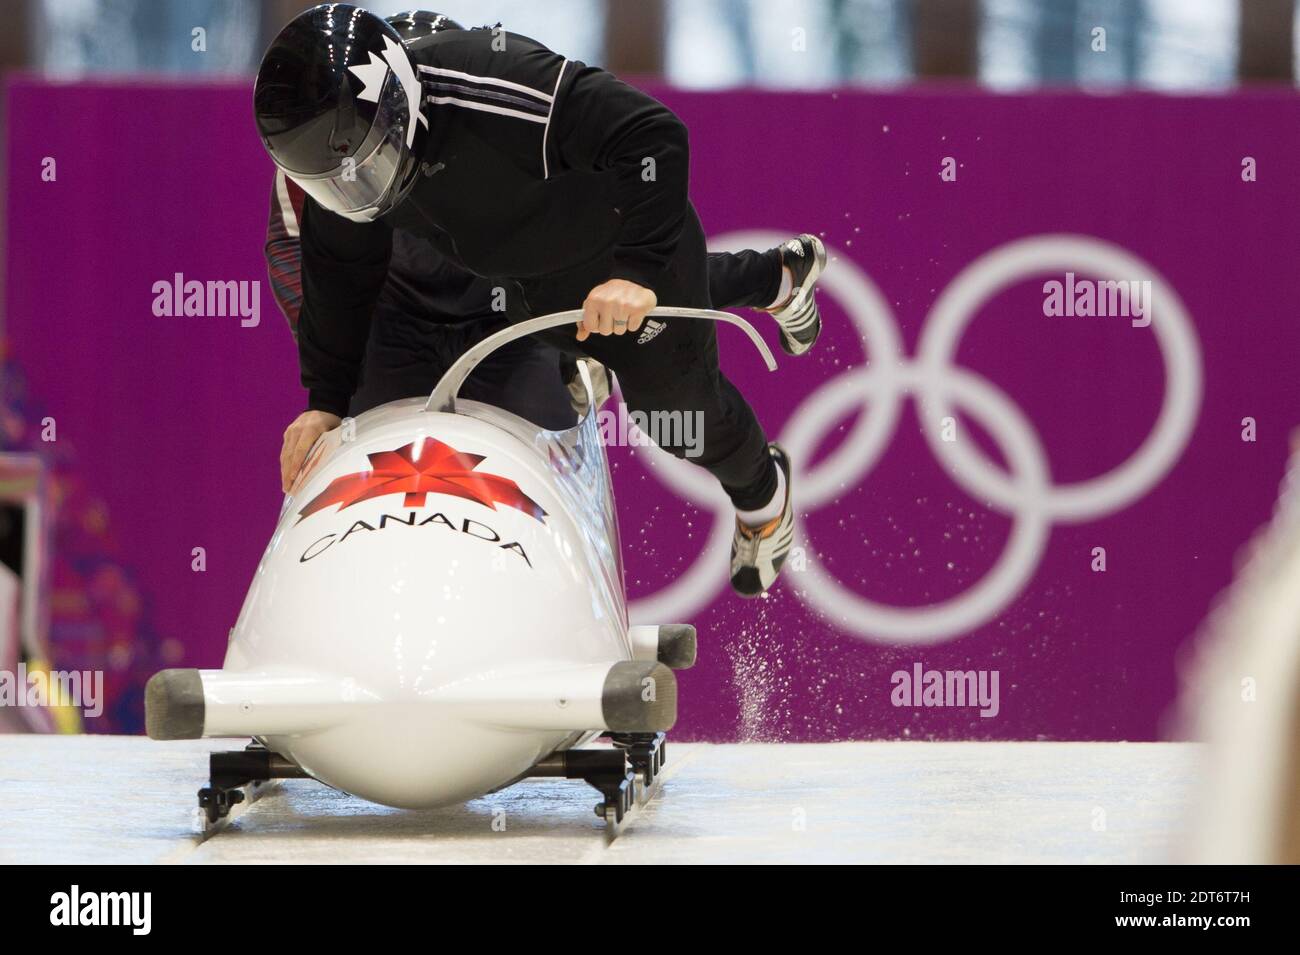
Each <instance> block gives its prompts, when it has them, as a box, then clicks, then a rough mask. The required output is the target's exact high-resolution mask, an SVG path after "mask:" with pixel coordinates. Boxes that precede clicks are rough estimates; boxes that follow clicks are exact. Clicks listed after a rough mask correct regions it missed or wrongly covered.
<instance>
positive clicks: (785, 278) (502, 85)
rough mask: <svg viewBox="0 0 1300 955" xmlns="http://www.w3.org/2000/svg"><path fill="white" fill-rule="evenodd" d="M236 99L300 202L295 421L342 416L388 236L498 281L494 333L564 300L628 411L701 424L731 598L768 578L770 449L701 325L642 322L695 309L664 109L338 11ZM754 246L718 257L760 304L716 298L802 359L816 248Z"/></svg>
mask: <svg viewBox="0 0 1300 955" xmlns="http://www.w3.org/2000/svg"><path fill="white" fill-rule="evenodd" d="M254 108H255V112H256V117H257V123H258V130H259V133H260V134H261V137H262V139H263V142H264V144H265V146H266V148H267V150H268V152H269V153H270V155H271V157H272V159H273V160H274V162H275V163H276V165H277V167H279V169H280V170H281V171H283V172H284V173H285V175H286V176H287V177H289V178H290V179H292V180H293V181H294V182H295V183H297V184H298V185H299V186H300V187H301V188H302V189H303V191H304V192H305V193H306V194H307V197H308V198H307V200H306V201H305V202H304V203H303V204H302V210H301V219H300V221H299V223H298V228H299V244H300V247H301V254H302V263H301V282H302V301H301V307H300V311H299V319H298V345H299V357H300V363H301V366H302V375H303V383H304V385H305V386H306V387H307V389H308V412H307V414H308V415H311V414H312V413H313V412H317V413H325V414H327V415H331V416H338V415H341V414H344V413H346V411H347V410H348V407H349V404H350V402H351V401H352V400H353V396H354V394H355V392H356V390H357V384H358V380H359V375H360V370H361V367H362V363H363V360H364V356H365V351H366V343H367V340H368V338H369V335H370V331H371V318H372V313H374V312H375V310H376V304H377V302H378V301H379V299H380V296H381V293H382V292H383V289H384V287H385V283H386V281H387V280H388V278H389V273H390V265H391V261H392V257H393V249H394V243H395V239H394V236H395V234H396V233H398V232H406V233H409V234H410V235H412V236H414V237H417V238H420V239H422V240H424V241H426V242H427V243H428V244H430V245H431V246H432V247H433V248H434V249H435V250H436V251H437V252H438V253H439V254H440V255H441V256H442V257H444V258H445V259H447V260H448V261H449V262H450V263H451V264H452V265H454V266H456V267H457V268H459V269H461V270H464V271H467V272H469V273H472V274H473V275H474V276H478V277H480V278H483V279H486V280H487V281H488V282H489V287H490V288H492V289H493V290H494V292H500V291H502V290H504V298H505V308H506V313H507V318H508V320H510V321H518V320H521V319H523V318H526V317H528V316H530V315H542V314H547V313H550V312H556V311H563V310H567V309H579V308H580V309H582V311H583V316H582V319H581V321H580V322H579V324H578V328H577V331H576V336H575V338H574V339H573V340H571V341H568V342H566V343H564V344H565V346H566V347H567V348H570V349H575V350H577V351H578V352H580V353H582V354H585V355H588V356H590V357H592V358H594V359H595V360H597V361H599V362H601V363H602V364H603V365H605V366H606V367H607V368H609V369H610V370H612V371H613V372H614V373H615V374H616V375H617V376H618V379H619V381H620V384H621V385H622V389H623V396H624V399H625V401H626V402H627V404H628V406H629V408H631V409H632V410H634V411H641V412H645V413H655V412H678V413H681V414H699V415H700V416H701V418H702V421H703V425H704V435H703V453H702V454H701V455H700V456H699V457H696V458H693V459H692V460H694V461H695V462H696V463H698V464H700V465H701V466H703V467H705V468H707V469H708V470H709V471H710V472H711V473H713V474H714V476H715V477H717V478H718V480H719V481H720V482H721V484H722V486H723V488H724V489H725V491H726V492H727V494H728V495H729V497H730V498H731V500H732V502H733V504H734V505H735V508H736V527H735V533H734V535H733V546H732V561H731V580H732V585H733V587H734V588H735V589H736V590H737V592H739V593H741V594H743V595H745V596H755V595H757V594H759V593H761V592H763V591H765V590H766V589H768V588H769V587H770V586H771V584H772V583H773V581H774V580H775V578H776V575H777V573H778V572H779V570H780V568H781V565H782V563H783V562H784V559H785V556H786V553H787V552H788V550H789V547H790V544H791V541H792V537H793V508H792V505H791V494H790V462H789V459H788V457H787V456H786V455H785V454H784V452H783V451H781V449H780V448H779V447H777V446H775V445H770V444H769V443H768V442H767V439H766V437H765V436H764V434H763V431H762V428H761V426H760V425H759V423H758V421H757V419H756V418H755V416H754V413H753V410H752V409H751V408H750V407H749V405H748V404H747V403H746V401H745V400H744V398H743V397H742V396H741V395H740V393H739V392H738V391H737V389H736V388H735V387H734V386H733V385H732V384H731V383H730V382H729V381H728V380H727V379H726V377H725V376H724V375H723V374H722V372H721V371H720V369H719V366H718V352H717V340H716V333H715V329H714V326H713V324H712V323H710V322H706V321H699V320H690V319H680V320H678V319H674V320H670V321H664V320H658V319H652V320H650V321H648V322H647V321H646V318H647V316H648V314H649V313H650V312H651V311H653V310H654V308H655V307H657V306H658V305H661V304H662V305H679V306H689V307H696V308H708V307H711V306H712V304H713V300H712V297H711V291H710V278H711V276H710V272H711V269H710V266H709V262H708V259H707V256H706V250H705V244H704V233H703V229H702V227H701V226H700V223H699V219H698V218H697V216H696V215H695V211H694V209H693V208H692V206H691V204H690V202H689V199H688V196H687V171H688V160H689V151H688V148H687V141H686V129H685V127H684V126H683V125H682V123H681V121H680V120H678V119H677V117H676V116H674V115H673V114H672V113H671V112H670V111H669V110H668V109H667V108H665V107H664V106H662V105H661V104H660V103H658V102H657V101H656V100H654V99H653V98H651V97H650V96H648V95H646V94H644V93H641V92H639V91H637V90H635V89H633V88H631V87H629V86H627V85H625V84H623V83H622V82H620V81H619V80H617V79H616V78H615V77H613V76H612V75H611V74H609V73H606V72H605V71H603V70H600V69H597V68H593V67H588V66H586V65H584V64H582V63H579V62H577V61H571V60H567V59H565V58H564V57H562V56H559V55H558V54H555V53H553V52H551V51H550V50H548V49H546V48H545V47H543V46H542V45H540V44H539V43H537V42H536V41H534V40H530V39H528V38H527V37H523V36H519V35H517V34H512V33H507V32H504V31H502V30H501V29H500V28H492V29H488V28H480V29H473V30H443V31H440V32H434V33H430V34H429V35H426V36H424V37H421V38H419V39H416V40H413V41H404V40H403V39H402V37H401V35H400V34H399V33H398V31H397V30H396V29H395V28H394V27H393V26H392V25H390V24H388V23H386V22H385V21H384V20H382V19H381V18H379V17H377V16H375V15H373V14H371V13H368V12H367V11H364V10H360V9H358V8H356V7H352V6H349V5H346V4H326V5H322V6H318V7H314V8H312V9H311V10H308V11H307V12H305V13H303V14H301V15H299V16H298V17H297V18H295V19H294V20H293V21H292V22H291V23H290V24H289V25H288V26H287V27H285V28H284V30H282V31H281V33H280V34H279V36H278V37H277V38H276V39H275V40H274V41H273V43H272V44H271V47H270V49H269V50H268V51H267V53H266V56H265V57H264V59H263V61H262V65H261V68H260V70H259V72H258V77H257V85H256V89H255V93H254ZM773 251H775V252H776V254H777V258H778V259H779V260H780V262H781V265H782V266H784V267H783V268H780V269H777V268H776V267H775V266H774V263H773V260H772V253H771V252H769V253H757V252H754V253H748V254H746V253H741V254H739V255H737V256H735V257H733V260H734V261H733V265H734V267H735V268H736V269H737V270H746V269H753V270H754V272H753V273H752V277H751V278H750V279H749V280H748V281H744V282H738V283H737V285H738V286H739V287H745V288H750V289H758V288H763V289H764V292H763V293H762V294H756V295H755V296H754V297H753V298H752V299H751V300H750V301H748V302H745V301H733V302H731V303H730V304H733V305H739V304H750V305H753V306H757V307H768V308H770V309H771V310H772V314H773V316H774V317H775V318H776V319H777V321H778V323H779V324H780V325H781V328H782V338H783V344H784V345H785V347H786V350H787V351H790V352H794V353H797V352H801V351H806V349H807V348H808V347H810V346H811V344H812V342H813V341H814V340H815V339H816V337H817V334H818V332H819V330H820V317H819V316H818V314H817V311H816V304H815V300H814V298H813V285H814V284H815V282H816V279H817V276H818V275H819V273H820V271H821V269H822V267H823V266H824V256H825V252H824V250H823V249H822V248H821V246H820V243H819V242H817V240H816V239H814V238H812V237H811V236H805V237H800V238H799V239H796V240H792V241H791V242H789V243H786V244H785V245H784V246H782V247H781V249H780V250H773ZM785 283H788V285H789V289H788V290H786V289H783V288H782V285H783V284H785ZM327 420H329V419H327ZM292 430H293V427H292V426H291V431H292ZM308 444H310V442H308ZM661 446H663V447H664V449H665V450H667V451H669V452H671V453H674V454H676V455H678V456H684V454H685V448H683V447H676V446H673V445H671V444H662V445H661Z"/></svg>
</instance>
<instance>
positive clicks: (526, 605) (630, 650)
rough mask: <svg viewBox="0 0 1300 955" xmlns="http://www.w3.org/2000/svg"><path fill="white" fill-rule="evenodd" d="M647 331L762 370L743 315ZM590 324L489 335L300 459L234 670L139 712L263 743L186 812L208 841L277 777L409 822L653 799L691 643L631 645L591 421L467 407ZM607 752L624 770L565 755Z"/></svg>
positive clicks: (237, 645)
mask: <svg viewBox="0 0 1300 955" xmlns="http://www.w3.org/2000/svg"><path fill="white" fill-rule="evenodd" d="M654 314H655V316H656V317H658V318H670V317H671V318H676V319H685V320H692V321H698V320H701V319H713V320H721V321H727V322H730V323H732V324H736V325H739V326H740V327H742V328H743V329H744V330H745V331H746V332H747V334H748V335H749V336H750V338H751V340H753V341H754V342H755V344H756V345H757V346H758V347H759V349H760V351H761V352H762V353H763V356H764V359H765V361H766V362H767V364H768V367H769V368H774V367H775V362H774V361H773V359H772V356H771V352H770V351H769V350H768V349H767V347H766V346H765V345H764V344H763V342H762V339H761V338H759V336H758V334H757V332H755V331H754V330H753V328H752V327H750V326H749V325H748V324H747V323H745V322H743V321H741V320H740V319H737V318H735V317H734V316H732V315H728V314H726V313H722V312H709V311H700V310H694V309H659V310H657V311H656V312H655V313H654ZM579 315H580V313H579V312H565V313H559V314H556V315H551V316H546V317H543V318H538V319H533V320H530V321H527V322H523V323H521V324H519V325H515V326H512V327H511V328H509V329H506V330H505V331H502V332H499V333H497V334H496V335H493V336H491V337H489V338H488V339H486V340H484V341H483V342H482V343H480V344H479V345H477V346H475V347H474V348H472V349H470V350H469V351H468V352H466V353H465V355H463V356H462V357H461V359H460V360H458V361H457V362H456V363H455V364H454V365H453V366H452V368H450V369H449V370H448V372H447V373H446V375H444V377H443V378H442V380H441V381H440V382H439V384H438V386H437V388H436V389H435V390H434V392H433V395H432V396H431V397H430V398H429V399H428V400H427V401H426V400H425V399H423V398H417V399H408V400H403V401H396V402H392V403H390V404H387V405H383V406H382V407H379V408H375V409H373V410H371V411H368V412H366V413H365V414H362V415H360V416H358V417H357V418H355V419H350V420H348V421H345V422H344V425H343V426H342V427H341V428H339V429H336V430H334V431H332V432H330V433H329V434H327V435H325V436H324V437H323V438H322V439H321V440H320V441H319V442H318V443H317V445H316V447H315V448H313V450H312V453H311V455H310V456H309V458H308V463H307V466H306V468H305V469H304V473H305V474H306V477H305V478H302V479H300V480H299V482H298V485H297V486H296V487H295V489H294V490H293V492H292V493H291V495H290V496H289V497H288V498H287V499H286V500H285V504H284V509H283V510H282V512H281V514H280V519H279V522H278V524H277V526H276V529H275V533H274V535H273V536H272V538H271V542H270V544H269V546H268V547H267V549H266V553H265V555H264V556H263V557H262V560H261V563H260V564H259V565H258V568H257V572H256V574H255V576H254V578H253V583H252V586H251V587H250V589H249V592H248V596H247V598H246V599H245V601H244V605H243V609H242V611H241V612H240V615H239V619H238V621H237V623H236V624H235V627H234V629H233V630H232V631H231V634H230V643H229V648H228V650H227V653H226V658H225V663H224V665H223V667H222V668H221V669H219V670H192V669H191V670H164V671H162V672H160V673H158V674H156V675H155V676H154V677H153V678H152V679H151V680H150V682H149V685H148V688H147V690H146V722H147V728H148V733H149V735H150V736H151V737H153V738H154V739H163V740H174V739H196V738H199V737H252V738H253V740H254V744H253V745H252V746H250V747H249V748H248V749H246V750H242V751H236V752H231V753H214V754H213V756H212V766H211V770H212V779H211V782H210V785H209V787H207V788H205V789H203V790H200V793H199V801H200V806H201V807H202V808H203V809H204V811H205V813H206V817H207V820H208V821H209V822H210V823H216V822H218V821H219V820H220V819H221V818H223V817H224V816H226V815H227V814H228V812H229V809H230V807H231V805H232V804H234V803H237V802H240V801H242V799H243V794H242V789H243V788H244V787H247V786H248V785H250V784H256V783H259V782H261V781H263V780H266V779H272V778H280V777H288V776H310V777H313V778H315V779H317V780H319V781H320V782H322V783H326V784H328V785H330V786H333V787H336V788H338V789H341V790H345V791H347V792H350V793H353V794H355V795H358V796H361V797H363V798H365V799H368V800H371V801H373V802H377V803H382V804H385V805H389V806H397V807H404V808H420V807H429V806H438V805H445V804H448V803H455V802H460V801H464V800H467V799H470V798H473V797H475V796H479V795H482V794H484V793H486V792H489V791H492V790H494V789H498V788H500V787H502V786H505V785H508V784H510V783H512V782H514V781H517V780H518V779H521V778H524V777H526V776H530V775H545V776H567V777H570V778H582V779H586V780H587V781H588V782H591V783H592V785H594V786H596V787H597V788H598V789H600V790H601V792H602V794H603V795H604V796H605V801H604V802H603V803H602V804H601V805H600V806H598V807H597V811H598V813H600V814H602V815H604V816H605V817H606V818H607V819H608V820H610V821H611V822H616V821H619V820H621V819H622V816H623V814H624V812H625V811H626V810H627V809H628V808H629V807H630V805H631V796H630V794H631V792H632V791H633V790H634V789H635V786H634V785H633V780H634V778H637V777H639V778H641V779H642V780H643V781H644V782H645V783H647V784H648V783H650V782H651V781H652V778H653V776H654V774H655V773H657V771H658V768H659V766H660V764H661V762H662V758H663V751H662V741H663V734H664V732H665V731H667V730H668V729H669V728H671V727H672V725H673V722H674V721H675V719H676V714H677V686H676V680H675V678H674V675H673V670H674V669H681V668H685V667H688V666H690V665H691V664H692V663H693V662H694V659H695V631H694V628H693V627H690V626H688V625H673V626H658V627H657V626H636V627H633V626H629V624H628V618H627V605H626V595H625V593H624V587H623V568H622V560H621V556H620V552H619V540H618V525H617V520H616V516H615V511H614V501H613V496H612V491H611V483H610V476H609V470H608V465H607V462H606V460H605V453H604V449H603V447H602V446H601V443H600V437H599V431H598V428H597V424H596V416H595V414H594V413H593V411H594V409H593V408H592V404H593V402H592V401H590V400H588V402H587V408H588V410H587V413H586V414H585V415H583V416H582V418H581V420H580V421H579V422H578V423H577V424H576V425H575V426H574V427H573V428H571V429H569V430H567V431H562V432H553V431H544V430H539V429H538V428H537V427H536V426H535V425H532V424H530V423H528V422H527V421H525V420H523V419H522V418H519V417H517V416H515V415H512V414H510V413H508V412H505V411H503V410H501V409H498V408H494V407H491V406H488V405H484V404H481V403H478V402H471V401H465V400H457V398H456V393H457V391H458V389H459V387H460V385H461V384H462V382H463V381H464V380H465V378H466V377H467V376H468V374H469V373H470V371H471V370H472V369H473V367H474V366H475V365H477V364H478V362H479V361H481V360H482V359H483V358H484V357H486V356H487V355H488V354H490V353H491V352H492V351H494V350H495V349H496V348H499V347H500V346H501V345H504V344H506V343H507V342H509V341H512V340H514V339H516V338H518V337H520V336H522V335H526V334H531V333H532V332H535V331H538V330H541V329H543V328H550V327H555V326H559V325H564V324H572V323H573V322H574V321H575V320H576V319H577V317H578V316H579ZM580 370H581V374H582V377H583V381H584V383H585V384H586V386H587V388H588V396H589V398H590V394H591V390H590V388H591V384H590V380H589V378H588V376H587V372H586V368H585V366H584V365H581V364H580ZM719 572H721V571H719ZM602 734H603V735H610V736H611V737H612V739H613V741H614V742H615V744H616V745H615V747H614V748H612V749H610V748H604V749H600V748H598V749H592V750H576V749H574V748H575V747H577V746H578V745H579V744H581V743H583V742H586V741H587V740H590V739H591V738H593V737H594V736H596V735H602Z"/></svg>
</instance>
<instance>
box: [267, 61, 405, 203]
mask: <svg viewBox="0 0 1300 955" xmlns="http://www.w3.org/2000/svg"><path fill="white" fill-rule="evenodd" d="M377 105H378V108H377V109H376V111H375V121H374V123H373V124H372V126H371V127H370V132H369V133H367V134H366V139H365V142H364V143H362V147H361V149H359V150H358V151H357V153H356V155H355V156H349V157H348V158H347V159H344V160H343V161H342V163H340V164H339V166H338V168H337V169H335V170H333V171H332V172H329V173H326V174H325V175H323V176H312V177H306V176H302V175H299V174H295V173H288V175H289V178H290V179H292V180H293V181H294V182H296V183H297V184H298V185H300V186H301V187H302V190H303V192H305V193H307V195H309V196H311V197H312V198H313V199H315V200H316V202H318V203H319V204H320V205H321V206H322V207H324V208H326V209H328V210H329V211H331V212H335V213H338V214H339V215H341V216H344V217H346V218H348V219H352V220H353V221H355V222H369V221H371V220H373V219H376V218H378V217H379V216H380V215H381V214H382V213H384V212H386V211H387V209H386V208H385V199H386V198H387V197H388V195H389V194H390V193H392V192H393V189H394V186H395V185H396V182H397V179H398V173H399V172H400V170H401V167H402V162H403V159H404V158H405V153H406V127H407V122H408V109H407V102H406V92H405V91H404V90H403V89H402V84H401V82H400V81H399V80H398V78H397V75H396V74H395V73H394V72H393V71H392V70H389V71H388V75H387V76H386V77H385V78H384V87H383V90H382V92H381V93H380V95H379V102H378V104H377Z"/></svg>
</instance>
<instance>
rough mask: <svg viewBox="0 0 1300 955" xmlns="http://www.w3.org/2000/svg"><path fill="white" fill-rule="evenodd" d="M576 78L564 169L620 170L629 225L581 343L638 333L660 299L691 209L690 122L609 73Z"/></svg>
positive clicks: (567, 108)
mask: <svg viewBox="0 0 1300 955" xmlns="http://www.w3.org/2000/svg"><path fill="white" fill-rule="evenodd" d="M567 68H569V69H574V70H575V75H574V78H573V80H572V81H571V82H570V83H569V85H568V86H567V88H566V89H565V91H564V95H563V99H562V100H561V101H560V102H557V103H556V104H555V113H554V115H553V117H552V126H551V130H550V134H551V136H552V137H553V140H552V142H553V143H554V144H555V145H554V148H555V150H556V156H557V160H558V163H559V165H560V166H561V167H563V168H568V169H583V170H591V171H602V170H609V169H613V170H616V187H615V195H616V201H617V203H618V208H619V210H620V214H621V216H622V223H623V224H622V230H621V232H620V234H619V236H618V240H617V244H616V245H615V248H614V265H613V269H612V271H611V274H610V277H609V279H608V280H606V281H605V282H602V283H601V284H600V285H597V286H596V287H595V288H593V289H592V290H591V292H590V293H588V295H587V298H586V301H584V302H583V306H582V311H583V315H582V321H581V322H580V323H579V324H578V340H579V341H582V340H583V339H585V338H587V336H588V335H592V334H600V335H610V334H613V335H622V334H625V333H626V332H634V331H636V330H637V329H638V328H639V327H640V326H641V323H642V321H643V320H644V319H645V317H646V315H648V314H649V313H650V312H651V311H652V310H653V309H654V308H655V306H656V305H657V304H658V299H657V297H656V296H655V293H654V291H653V288H654V286H655V285H656V284H657V282H658V280H659V279H660V277H661V276H663V274H664V272H665V271H666V269H667V267H668V263H669V261H670V260H671V259H672V255H673V252H674V251H675V250H676V248H677V242H678V239H679V238H680V236H681V232H682V225H683V222H684V220H685V217H686V210H687V207H688V198H687V184H688V177H689V165H690V149H689V146H688V141H687V132H686V127H685V125H684V124H683V123H682V121H681V120H680V119H678V118H677V116H676V115H674V114H673V112H672V111H671V110H669V109H668V107H666V106H664V105H663V104H662V103H660V102H659V101H658V100H656V99H654V98H653V97H652V96H649V95H648V94H646V93H643V92H641V91H640V90H638V89H635V88H633V87H631V86H629V85H627V84H626V83H624V82H622V81H621V80H619V79H618V78H617V77H615V76H613V75H612V74H610V73H606V72H605V71H604V70H600V69H596V68H594V67H588V66H584V65H583V64H581V63H574V62H570V63H569V64H567Z"/></svg>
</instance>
